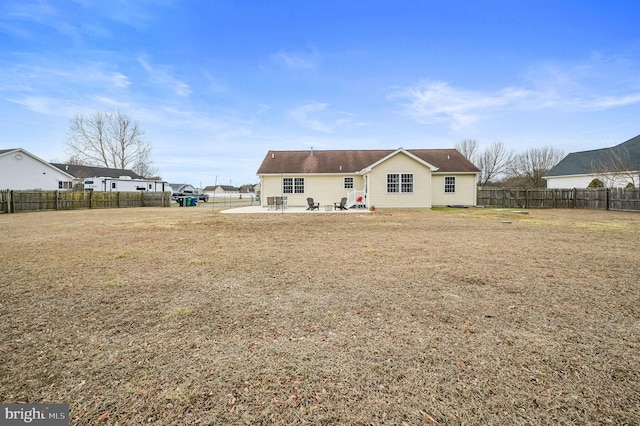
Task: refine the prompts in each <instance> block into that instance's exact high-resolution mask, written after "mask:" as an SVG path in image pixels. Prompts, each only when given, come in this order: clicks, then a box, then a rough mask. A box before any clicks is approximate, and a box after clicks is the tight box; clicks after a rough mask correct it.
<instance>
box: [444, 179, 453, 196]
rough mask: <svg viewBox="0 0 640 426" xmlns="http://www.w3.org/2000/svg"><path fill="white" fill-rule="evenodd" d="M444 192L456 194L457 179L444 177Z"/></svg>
mask: <svg viewBox="0 0 640 426" xmlns="http://www.w3.org/2000/svg"><path fill="white" fill-rule="evenodd" d="M444 192H445V193H453V192H456V177H455V176H445V177H444Z"/></svg>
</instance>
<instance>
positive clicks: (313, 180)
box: [261, 174, 364, 208]
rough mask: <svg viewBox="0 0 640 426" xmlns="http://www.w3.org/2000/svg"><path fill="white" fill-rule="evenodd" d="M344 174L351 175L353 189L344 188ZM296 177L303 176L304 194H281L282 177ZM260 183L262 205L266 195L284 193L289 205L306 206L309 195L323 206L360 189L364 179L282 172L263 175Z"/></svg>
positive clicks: (359, 177) (339, 175)
mask: <svg viewBox="0 0 640 426" xmlns="http://www.w3.org/2000/svg"><path fill="white" fill-rule="evenodd" d="M345 176H352V177H353V189H345V188H344V178H345ZM297 177H298V178H304V194H283V192H282V179H283V178H294V179H295V178H297ZM261 184H262V192H261V203H262V206H263V207H265V206H266V205H267V197H280V196H283V195H284V196H286V197H287V204H288V205H289V206H291V207H301V206H306V205H307V197H311V198H313V201H314V202H315V203H320V205H321V206H322V207H323V208H324V206H325V205H330V206H331V207H333V203H337V202H339V201H340V198H342V197H346V196H347V193H348V192H350V191H353V190H354V189H357V190H362V189H363V187H364V180H363V178H362V176H356V175H343V174H335V175H334V174H283V175H282V176H280V175H277V176H276V175H263V176H262V182H261Z"/></svg>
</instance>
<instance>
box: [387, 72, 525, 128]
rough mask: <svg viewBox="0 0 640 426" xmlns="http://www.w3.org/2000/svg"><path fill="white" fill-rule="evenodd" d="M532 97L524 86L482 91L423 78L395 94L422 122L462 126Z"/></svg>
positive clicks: (392, 97)
mask: <svg viewBox="0 0 640 426" xmlns="http://www.w3.org/2000/svg"><path fill="white" fill-rule="evenodd" d="M527 96H530V93H529V92H528V91H527V90H524V89H518V88H506V89H502V90H499V91H496V92H493V93H492V92H482V91H474V90H468V89H459V88H455V87H451V86H450V85H449V84H447V83H445V82H442V81H434V82H428V81H422V82H420V83H419V84H418V85H417V86H415V87H410V88H407V89H403V90H401V91H399V92H396V93H394V94H393V95H392V96H391V99H401V100H403V101H404V102H403V104H404V107H405V111H406V113H407V114H408V115H409V116H411V117H412V118H414V119H415V120H416V121H418V122H420V123H433V122H446V123H448V124H449V125H450V126H451V127H453V128H455V129H459V128H462V127H466V126H470V125H472V124H473V123H475V122H477V121H478V120H479V119H480V118H481V117H482V116H483V115H485V114H487V113H488V112H489V111H491V110H495V109H499V108H503V107H505V106H507V105H510V104H513V103H516V102H518V101H521V100H522V99H524V98H526V97H527Z"/></svg>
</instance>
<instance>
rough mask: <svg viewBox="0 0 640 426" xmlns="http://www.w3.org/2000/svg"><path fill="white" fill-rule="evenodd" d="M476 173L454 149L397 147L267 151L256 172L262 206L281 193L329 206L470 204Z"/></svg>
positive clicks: (297, 201)
mask: <svg viewBox="0 0 640 426" xmlns="http://www.w3.org/2000/svg"><path fill="white" fill-rule="evenodd" d="M479 172H480V170H479V169H478V168H477V167H476V166H475V165H474V164H473V163H471V162H470V161H469V160H467V159H466V158H465V157H464V156H463V155H462V154H461V153H460V152H459V151H457V150H455V149H403V148H398V149H396V150H392V149H386V150H313V149H311V150H305V151H268V152H267V155H266V156H265V158H264V160H263V161H262V164H261V165H260V167H259V168H258V171H257V174H258V176H259V177H260V187H261V200H262V203H263V206H268V200H269V197H277V196H283V197H287V205H289V206H305V205H306V204H307V203H308V202H310V201H309V200H308V199H313V202H314V203H320V204H321V205H324V206H325V208H326V209H329V208H330V207H332V206H333V207H335V205H334V204H335V203H337V202H340V201H341V199H342V198H347V205H348V206H349V207H378V208H431V207H432V206H438V205H475V202H476V177H477V174H478V173H479Z"/></svg>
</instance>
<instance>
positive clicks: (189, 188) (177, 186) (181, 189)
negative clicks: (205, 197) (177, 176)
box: [169, 183, 196, 193]
mask: <svg viewBox="0 0 640 426" xmlns="http://www.w3.org/2000/svg"><path fill="white" fill-rule="evenodd" d="M169 186H170V187H171V192H172V193H174V192H177V193H185V192H189V193H192V192H195V191H196V187H195V186H193V185H189V184H188V183H170V184H169Z"/></svg>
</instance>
